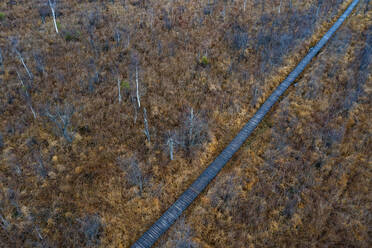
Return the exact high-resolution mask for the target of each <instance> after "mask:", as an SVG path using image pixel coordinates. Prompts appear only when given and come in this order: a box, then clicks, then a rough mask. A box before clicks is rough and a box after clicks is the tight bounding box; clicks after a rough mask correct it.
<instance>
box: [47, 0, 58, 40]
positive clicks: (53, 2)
mask: <svg viewBox="0 0 372 248" xmlns="http://www.w3.org/2000/svg"><path fill="white" fill-rule="evenodd" d="M48 3H49V7H50V10H51V11H52V16H53V22H54V28H55V29H56V33H57V34H58V26H57V21H56V11H55V10H56V5H57V2H56V0H48Z"/></svg>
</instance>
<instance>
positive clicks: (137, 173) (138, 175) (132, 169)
mask: <svg viewBox="0 0 372 248" xmlns="http://www.w3.org/2000/svg"><path fill="white" fill-rule="evenodd" d="M117 163H118V165H119V167H120V169H122V170H123V171H124V172H126V176H127V180H128V182H129V183H131V184H132V185H134V186H137V187H138V188H139V194H140V195H141V194H142V191H143V184H144V176H143V172H142V169H141V167H140V165H139V164H138V161H137V158H136V157H135V156H132V157H130V158H123V157H119V158H118V160H117Z"/></svg>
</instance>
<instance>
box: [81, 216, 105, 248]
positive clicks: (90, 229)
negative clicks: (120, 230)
mask: <svg viewBox="0 0 372 248" xmlns="http://www.w3.org/2000/svg"><path fill="white" fill-rule="evenodd" d="M77 221H78V222H79V223H80V225H81V227H80V231H81V232H82V233H83V234H84V236H85V240H86V243H87V246H88V247H94V246H96V245H99V243H100V236H101V235H100V234H101V232H102V229H103V224H102V221H101V217H100V216H99V215H98V214H95V215H87V216H85V217H84V218H83V219H78V220H77Z"/></svg>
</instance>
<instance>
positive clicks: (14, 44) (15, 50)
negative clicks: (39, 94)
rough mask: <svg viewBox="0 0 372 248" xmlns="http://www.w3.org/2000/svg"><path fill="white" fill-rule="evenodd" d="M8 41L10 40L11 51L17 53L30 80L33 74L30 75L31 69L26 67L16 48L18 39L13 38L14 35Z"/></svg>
mask: <svg viewBox="0 0 372 248" xmlns="http://www.w3.org/2000/svg"><path fill="white" fill-rule="evenodd" d="M10 42H11V46H12V50H13V52H14V53H15V54H16V55H17V57H18V59H19V60H20V61H21V63H22V65H23V67H24V68H25V70H26V72H27V74H28V77H29V78H30V80H32V79H33V78H34V76H33V75H32V73H31V71H30V70H29V69H28V67H27V65H26V63H25V60H24V59H23V56H22V54H21V52H20V51H19V50H18V43H19V41H18V39H17V38H15V37H12V38H11V40H10Z"/></svg>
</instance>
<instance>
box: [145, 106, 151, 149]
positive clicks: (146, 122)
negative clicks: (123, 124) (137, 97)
mask: <svg viewBox="0 0 372 248" xmlns="http://www.w3.org/2000/svg"><path fill="white" fill-rule="evenodd" d="M143 121H144V124H145V130H143V132H144V133H145V135H146V137H147V140H148V141H149V142H151V138H150V131H149V123H148V121H147V112H146V108H143Z"/></svg>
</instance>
